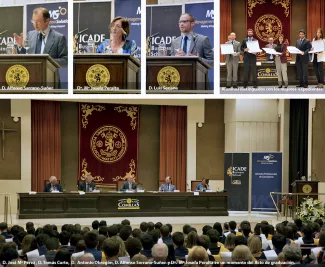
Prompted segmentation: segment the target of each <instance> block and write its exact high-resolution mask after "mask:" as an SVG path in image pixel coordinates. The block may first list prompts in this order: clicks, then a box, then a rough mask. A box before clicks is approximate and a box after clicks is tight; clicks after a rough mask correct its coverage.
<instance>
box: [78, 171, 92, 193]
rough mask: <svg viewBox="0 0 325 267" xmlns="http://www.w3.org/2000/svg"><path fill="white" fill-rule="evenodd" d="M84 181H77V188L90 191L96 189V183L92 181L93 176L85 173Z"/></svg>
mask: <svg viewBox="0 0 325 267" xmlns="http://www.w3.org/2000/svg"><path fill="white" fill-rule="evenodd" d="M85 178H86V179H85V181H82V182H80V183H79V186H78V190H79V191H84V192H92V191H94V190H96V184H95V183H94V182H93V179H94V178H93V177H92V176H91V175H90V174H87V175H86V177H85Z"/></svg>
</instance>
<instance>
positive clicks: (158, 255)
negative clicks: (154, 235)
mask: <svg viewBox="0 0 325 267" xmlns="http://www.w3.org/2000/svg"><path fill="white" fill-rule="evenodd" d="M167 257H168V247H167V245H166V244H165V243H162V244H156V245H154V246H153V247H152V258H153V261H154V262H157V263H156V264H155V263H153V264H151V267H154V266H168V264H167ZM159 262H162V263H161V264H159ZM164 263H165V264H164Z"/></svg>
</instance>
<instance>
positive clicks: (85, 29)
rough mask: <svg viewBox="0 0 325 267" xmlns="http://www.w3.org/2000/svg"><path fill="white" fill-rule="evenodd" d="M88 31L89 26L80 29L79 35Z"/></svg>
mask: <svg viewBox="0 0 325 267" xmlns="http://www.w3.org/2000/svg"><path fill="white" fill-rule="evenodd" d="M86 31H88V28H87V29H84V30H82V31H80V32H78V33H77V35H80V34H82V33H84V32H86Z"/></svg>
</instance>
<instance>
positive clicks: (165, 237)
mask: <svg viewBox="0 0 325 267" xmlns="http://www.w3.org/2000/svg"><path fill="white" fill-rule="evenodd" d="M169 235H170V228H169V227H168V225H163V226H162V227H160V239H159V240H158V244H159V243H165V244H167V245H168V244H172V243H173V240H172V239H171V237H170V236H169Z"/></svg>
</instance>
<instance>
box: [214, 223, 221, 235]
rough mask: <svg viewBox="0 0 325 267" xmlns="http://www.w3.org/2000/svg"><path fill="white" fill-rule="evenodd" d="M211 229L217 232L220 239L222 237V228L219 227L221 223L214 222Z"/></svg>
mask: <svg viewBox="0 0 325 267" xmlns="http://www.w3.org/2000/svg"><path fill="white" fill-rule="evenodd" d="M213 229H216V230H217V231H218V232H219V235H220V237H221V236H222V234H223V233H222V226H221V223H219V222H216V223H215V224H214V225H213Z"/></svg>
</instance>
